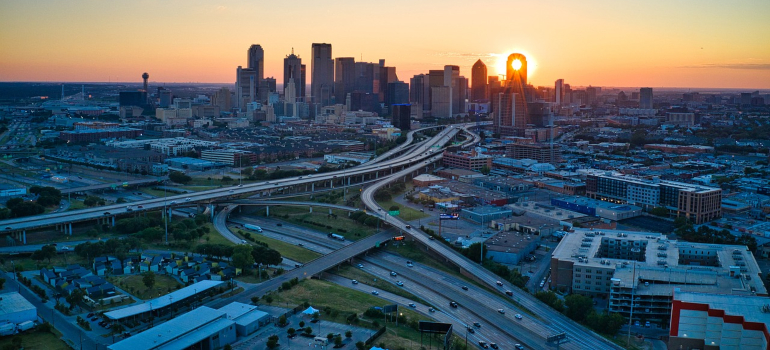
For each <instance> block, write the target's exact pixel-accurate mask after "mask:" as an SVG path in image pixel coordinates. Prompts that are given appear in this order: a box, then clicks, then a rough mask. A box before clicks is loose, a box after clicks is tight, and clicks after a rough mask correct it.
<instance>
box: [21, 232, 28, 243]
mask: <svg viewBox="0 0 770 350" xmlns="http://www.w3.org/2000/svg"><path fill="white" fill-rule="evenodd" d="M21 237H22V241H23V242H24V244H27V230H24V231H21Z"/></svg>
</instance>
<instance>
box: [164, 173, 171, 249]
mask: <svg viewBox="0 0 770 350" xmlns="http://www.w3.org/2000/svg"><path fill="white" fill-rule="evenodd" d="M169 214H170V211H167V209H166V181H163V218H164V220H163V222H164V223H165V224H166V245H168V215H169Z"/></svg>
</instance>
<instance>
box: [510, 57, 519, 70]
mask: <svg viewBox="0 0 770 350" xmlns="http://www.w3.org/2000/svg"><path fill="white" fill-rule="evenodd" d="M511 68H513V70H519V69H521V60H519V59H518V58H517V59H515V60H513V62H511Z"/></svg>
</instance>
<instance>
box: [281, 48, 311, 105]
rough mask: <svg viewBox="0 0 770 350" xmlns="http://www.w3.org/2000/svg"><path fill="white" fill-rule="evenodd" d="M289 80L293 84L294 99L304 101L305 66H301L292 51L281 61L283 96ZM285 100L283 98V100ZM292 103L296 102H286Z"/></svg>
mask: <svg viewBox="0 0 770 350" xmlns="http://www.w3.org/2000/svg"><path fill="white" fill-rule="evenodd" d="M289 80H292V81H293V82H294V89H295V92H294V97H295V99H296V100H300V101H304V97H305V86H306V84H305V81H306V80H305V65H304V64H302V59H301V58H300V57H299V56H297V55H295V54H294V49H291V55H288V56H286V58H284V59H283V94H284V96H287V94H286V87H287V86H288V85H289ZM284 99H285V98H284ZM286 102H290V103H294V102H296V101H286Z"/></svg>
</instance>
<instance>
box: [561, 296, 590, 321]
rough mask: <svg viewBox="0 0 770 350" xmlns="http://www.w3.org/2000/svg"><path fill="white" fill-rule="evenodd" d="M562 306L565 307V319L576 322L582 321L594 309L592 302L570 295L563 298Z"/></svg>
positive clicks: (584, 297)
mask: <svg viewBox="0 0 770 350" xmlns="http://www.w3.org/2000/svg"><path fill="white" fill-rule="evenodd" d="M564 305H566V306H567V312H566V315H567V317H569V318H571V319H573V320H575V321H577V322H582V321H584V320H585V319H586V316H588V314H589V313H590V312H591V310H593V308H594V302H593V300H592V299H591V298H589V297H587V296H583V295H580V294H570V295H568V296H567V297H565V298H564Z"/></svg>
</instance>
